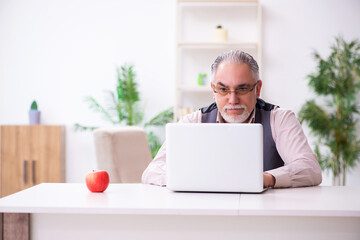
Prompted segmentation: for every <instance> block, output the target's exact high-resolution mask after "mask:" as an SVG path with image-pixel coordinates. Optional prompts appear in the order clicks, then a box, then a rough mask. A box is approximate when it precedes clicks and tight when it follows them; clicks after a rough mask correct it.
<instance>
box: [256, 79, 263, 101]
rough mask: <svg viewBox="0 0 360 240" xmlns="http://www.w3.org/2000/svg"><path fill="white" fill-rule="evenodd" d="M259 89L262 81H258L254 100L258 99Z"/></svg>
mask: <svg viewBox="0 0 360 240" xmlns="http://www.w3.org/2000/svg"><path fill="white" fill-rule="evenodd" d="M261 87H262V81H261V80H259V82H258V84H257V85H256V98H259V97H260V92H261Z"/></svg>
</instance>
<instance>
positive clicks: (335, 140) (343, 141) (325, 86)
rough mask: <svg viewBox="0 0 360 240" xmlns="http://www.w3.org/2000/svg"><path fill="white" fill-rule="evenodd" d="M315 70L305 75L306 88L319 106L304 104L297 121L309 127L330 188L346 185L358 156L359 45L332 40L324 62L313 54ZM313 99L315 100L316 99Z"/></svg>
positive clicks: (359, 153)
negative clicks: (326, 172)
mask: <svg viewBox="0 0 360 240" xmlns="http://www.w3.org/2000/svg"><path fill="white" fill-rule="evenodd" d="M314 57H315V61H316V62H317V71H315V72H314V73H313V74H310V75H308V76H307V77H308V79H309V86H310V87H311V88H312V89H313V90H314V91H315V93H316V94H317V95H319V97H320V96H321V97H323V98H322V99H321V100H322V102H323V104H321V105H320V104H318V103H316V101H315V100H309V101H307V102H306V103H305V104H304V106H303V107H302V108H301V110H300V112H299V119H300V121H301V122H305V123H307V124H308V125H309V127H310V129H311V132H312V134H314V135H315V136H316V137H317V138H318V142H317V143H316V144H315V153H316V154H317V157H318V160H319V163H320V166H321V167H322V169H324V170H331V172H332V175H333V185H345V184H346V172H347V171H348V169H350V168H352V167H354V166H355V164H356V162H358V161H359V157H360V140H359V138H358V136H357V135H358V134H357V133H356V125H357V123H358V119H356V115H357V114H359V110H360V109H359V104H358V103H359V101H358V100H357V97H358V96H359V90H360V44H359V42H358V41H357V40H354V41H351V42H349V43H348V42H345V41H344V39H342V38H341V37H338V38H336V44H334V45H333V46H332V47H331V54H330V56H329V57H328V58H327V59H324V58H322V57H320V55H319V54H318V53H316V52H315V53H314ZM317 100H319V98H318V97H317Z"/></svg>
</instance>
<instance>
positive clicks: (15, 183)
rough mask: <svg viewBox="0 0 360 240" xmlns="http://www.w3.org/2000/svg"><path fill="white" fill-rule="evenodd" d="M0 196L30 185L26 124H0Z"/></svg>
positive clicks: (27, 129) (28, 133)
mask: <svg viewBox="0 0 360 240" xmlns="http://www.w3.org/2000/svg"><path fill="white" fill-rule="evenodd" d="M0 135H1V196H2V197H4V196H7V195H10V194H12V193H15V192H18V191H20V190H23V189H25V188H28V187H30V186H32V184H31V182H30V181H29V175H30V169H29V168H30V164H29V158H30V148H29V144H28V142H29V137H30V131H29V128H27V127H26V126H1V134H0Z"/></svg>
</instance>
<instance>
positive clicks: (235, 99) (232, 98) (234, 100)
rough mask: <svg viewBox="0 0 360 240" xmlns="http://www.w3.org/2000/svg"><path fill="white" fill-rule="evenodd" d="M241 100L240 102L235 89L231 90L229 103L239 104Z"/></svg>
mask: <svg viewBox="0 0 360 240" xmlns="http://www.w3.org/2000/svg"><path fill="white" fill-rule="evenodd" d="M239 102H240V98H239V97H238V96H237V95H236V93H235V91H231V92H230V93H229V103H230V104H238V103H239Z"/></svg>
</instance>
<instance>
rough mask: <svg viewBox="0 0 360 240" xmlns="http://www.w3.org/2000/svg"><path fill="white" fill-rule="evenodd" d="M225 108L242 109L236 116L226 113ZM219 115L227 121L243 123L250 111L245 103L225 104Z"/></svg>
mask: <svg viewBox="0 0 360 240" xmlns="http://www.w3.org/2000/svg"><path fill="white" fill-rule="evenodd" d="M227 109H243V113H242V114H240V115H237V116H229V115H227V114H226V110H227ZM221 116H222V117H223V118H224V120H225V121H226V122H228V123H243V122H245V121H246V120H247V119H248V118H249V116H250V113H249V111H248V110H247V107H246V106H245V105H226V106H224V107H223V109H222V111H221Z"/></svg>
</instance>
